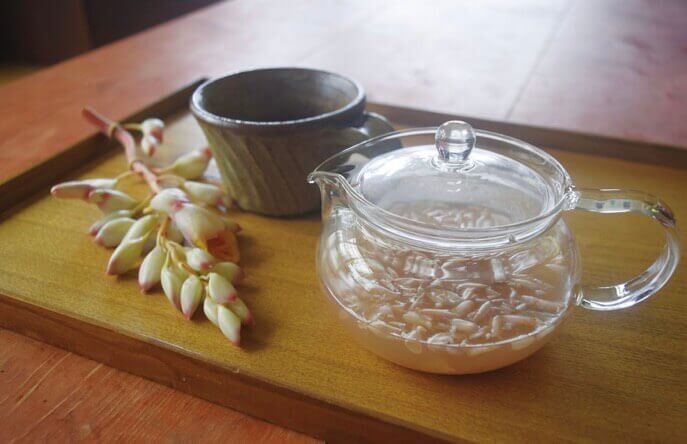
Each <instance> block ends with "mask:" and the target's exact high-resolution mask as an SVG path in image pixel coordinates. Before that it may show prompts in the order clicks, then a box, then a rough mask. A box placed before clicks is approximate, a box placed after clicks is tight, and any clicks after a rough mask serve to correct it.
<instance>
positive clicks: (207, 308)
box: [203, 297, 219, 327]
mask: <svg viewBox="0 0 687 444" xmlns="http://www.w3.org/2000/svg"><path fill="white" fill-rule="evenodd" d="M217 307H218V305H217V304H216V303H215V301H213V300H212V298H211V297H205V300H204V301H203V313H204V314H205V317H206V318H208V320H209V321H210V322H212V323H213V324H215V326H216V327H219V325H218V323H217Z"/></svg>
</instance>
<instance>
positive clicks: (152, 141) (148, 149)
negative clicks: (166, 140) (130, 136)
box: [141, 134, 160, 157]
mask: <svg viewBox="0 0 687 444" xmlns="http://www.w3.org/2000/svg"><path fill="white" fill-rule="evenodd" d="M158 145H160V141H159V140H157V138H156V137H155V136H153V135H152V134H146V135H145V136H143V138H142V139H141V151H143V153H144V154H145V155H146V156H148V157H150V156H152V155H153V154H155V150H156V149H157V147H158Z"/></svg>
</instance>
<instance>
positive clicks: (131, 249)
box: [105, 239, 145, 274]
mask: <svg viewBox="0 0 687 444" xmlns="http://www.w3.org/2000/svg"><path fill="white" fill-rule="evenodd" d="M144 243H145V239H143V240H142V241H141V240H139V241H126V240H123V241H122V243H120V244H119V245H118V246H117V248H115V251H114V252H113V253H112V255H111V256H110V261H109V262H108V263H107V270H106V271H105V272H106V273H107V274H122V273H126V272H127V271H129V270H131V269H132V268H134V267H135V266H136V261H138V258H139V257H141V251H142V250H143V244H144Z"/></svg>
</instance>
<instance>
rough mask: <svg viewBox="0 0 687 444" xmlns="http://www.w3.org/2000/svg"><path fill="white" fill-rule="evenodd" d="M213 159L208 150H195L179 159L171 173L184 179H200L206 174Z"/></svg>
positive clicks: (172, 167)
mask: <svg viewBox="0 0 687 444" xmlns="http://www.w3.org/2000/svg"><path fill="white" fill-rule="evenodd" d="M211 158H212V154H211V153H210V150H209V149H207V148H204V149H202V150H194V151H191V152H190V153H188V154H184V155H183V156H181V157H179V158H177V159H176V160H175V161H174V163H172V165H171V166H170V167H169V171H170V172H171V173H173V174H176V175H177V176H181V177H183V178H184V179H198V178H199V177H201V176H202V175H203V173H205V170H206V169H207V167H208V165H209V164H210V159H211Z"/></svg>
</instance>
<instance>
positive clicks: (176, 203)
mask: <svg viewBox="0 0 687 444" xmlns="http://www.w3.org/2000/svg"><path fill="white" fill-rule="evenodd" d="M186 202H188V196H187V195H186V193H184V192H183V191H181V190H180V189H179V188H165V189H164V190H162V191H160V192H159V193H157V194H156V195H155V197H153V199H152V200H151V201H150V207H151V208H152V209H154V210H157V211H161V212H163V213H167V214H173V213H175V212H176V211H179V209H181V207H182V205H183V204H184V203H186Z"/></svg>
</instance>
